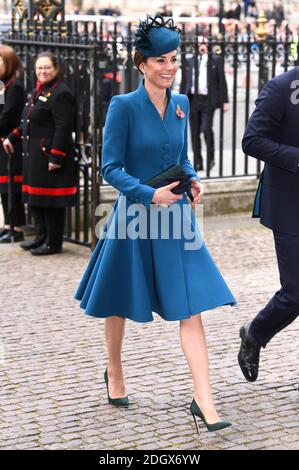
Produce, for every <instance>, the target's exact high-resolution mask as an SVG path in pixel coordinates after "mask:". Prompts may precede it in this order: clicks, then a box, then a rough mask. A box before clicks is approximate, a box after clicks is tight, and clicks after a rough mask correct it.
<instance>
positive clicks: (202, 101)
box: [189, 94, 215, 170]
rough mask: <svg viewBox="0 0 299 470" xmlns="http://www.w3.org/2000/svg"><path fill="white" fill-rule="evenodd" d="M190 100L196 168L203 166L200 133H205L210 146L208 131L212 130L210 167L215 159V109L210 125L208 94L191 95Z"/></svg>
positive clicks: (209, 154)
mask: <svg viewBox="0 0 299 470" xmlns="http://www.w3.org/2000/svg"><path fill="white" fill-rule="evenodd" d="M189 100H190V130H191V140H192V148H193V153H194V168H195V169H196V170H198V169H200V167H202V166H203V158H202V152H201V139H200V133H201V132H202V133H203V134H204V138H205V142H206V145H207V147H208V138H209V136H208V132H210V151H209V152H208V153H207V166H208V167H209V166H210V164H211V162H212V161H213V160H214V155H215V144H214V132H213V118H214V109H211V111H210V112H211V118H210V119H211V122H210V126H209V125H208V96H206V95H198V96H195V95H192V94H190V95H189Z"/></svg>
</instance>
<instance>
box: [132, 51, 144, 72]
mask: <svg viewBox="0 0 299 470" xmlns="http://www.w3.org/2000/svg"><path fill="white" fill-rule="evenodd" d="M146 61H147V57H146V56H145V55H144V54H142V52H140V51H138V49H136V50H135V52H134V57H133V62H134V65H135V67H137V69H138V70H139V72H140V73H142V75H143V72H142V71H141V70H140V68H139V67H140V65H141V64H142V63H143V62H146Z"/></svg>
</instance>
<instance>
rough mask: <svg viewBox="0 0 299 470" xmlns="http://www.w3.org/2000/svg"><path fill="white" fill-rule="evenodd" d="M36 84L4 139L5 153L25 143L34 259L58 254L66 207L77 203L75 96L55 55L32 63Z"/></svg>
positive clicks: (30, 247) (26, 196) (25, 181)
mask: <svg viewBox="0 0 299 470" xmlns="http://www.w3.org/2000/svg"><path fill="white" fill-rule="evenodd" d="M35 71H36V76H37V86H36V88H35V89H34V90H33V92H32V93H31V95H30V96H29V99H28V102H27V103H26V105H25V108H24V112H23V116H22V120H21V125H20V126H19V127H18V128H16V129H14V130H13V132H12V133H11V134H10V135H9V136H8V138H7V139H6V140H5V141H4V144H3V145H4V147H5V148H6V150H7V151H8V152H9V151H12V149H13V147H14V145H15V144H16V143H17V142H19V141H20V139H22V140H23V154H24V155H23V158H24V164H23V187H22V191H23V201H24V202H26V203H27V204H28V205H29V207H30V210H31V212H32V213H33V214H34V216H35V218H36V219H37V220H38V222H39V231H38V234H37V237H36V239H35V240H34V241H33V242H24V243H22V244H21V247H22V248H24V249H25V250H31V253H32V254H33V255H48V254H55V253H60V252H61V247H62V239H63V229H64V220H65V207H66V206H71V205H73V204H74V202H75V195H76V193H77V184H76V169H75V160H74V144H73V141H72V130H73V121H74V98H73V95H72V93H71V90H70V89H69V88H68V87H67V85H66V84H65V83H64V81H63V80H62V77H61V75H60V72H59V69H58V65H57V61H56V57H55V56H54V55H53V54H52V53H50V52H42V53H41V54H39V55H38V57H37V59H36V63H35Z"/></svg>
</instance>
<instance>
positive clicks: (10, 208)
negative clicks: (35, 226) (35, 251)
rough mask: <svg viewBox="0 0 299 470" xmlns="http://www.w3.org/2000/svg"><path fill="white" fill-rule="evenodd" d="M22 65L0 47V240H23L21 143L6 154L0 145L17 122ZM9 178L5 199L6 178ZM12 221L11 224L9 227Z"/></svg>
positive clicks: (7, 49)
mask: <svg viewBox="0 0 299 470" xmlns="http://www.w3.org/2000/svg"><path fill="white" fill-rule="evenodd" d="M21 73H22V65H21V62H20V59H19V58H18V56H17V55H16V53H15V51H14V49H13V48H12V47H9V46H0V80H1V87H0V193H1V202H2V207H3V213H4V227H3V229H1V230H0V243H8V242H10V241H11V239H12V237H13V239H14V241H21V240H24V234H23V228H22V227H23V225H25V222H26V220H25V211H24V204H23V203H22V196H21V188H22V178H23V177H22V156H21V144H19V145H16V146H15V148H14V153H13V155H12V156H11V160H10V163H11V171H10V175H9V174H8V163H9V160H8V159H9V157H8V155H7V153H6V152H5V150H4V148H3V145H2V143H3V141H4V139H5V137H6V136H7V135H8V134H9V133H10V132H11V131H12V130H13V129H14V128H15V127H16V126H17V125H18V124H19V122H20V118H21V114H22V110H23V106H24V97H25V93H24V87H23V80H22V77H21ZM10 176H11V177H12V180H13V181H12V182H11V183H10V184H11V186H10V189H11V190H12V193H11V196H10V201H9V194H8V193H9V177H10ZM11 224H13V226H11Z"/></svg>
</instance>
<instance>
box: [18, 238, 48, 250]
mask: <svg viewBox="0 0 299 470" xmlns="http://www.w3.org/2000/svg"><path fill="white" fill-rule="evenodd" d="M43 244H44V242H43V241H38V240H31V241H27V242H23V243H20V247H21V248H23V250H26V251H29V250H32V249H34V248H39V247H40V246H42V245H43Z"/></svg>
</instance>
